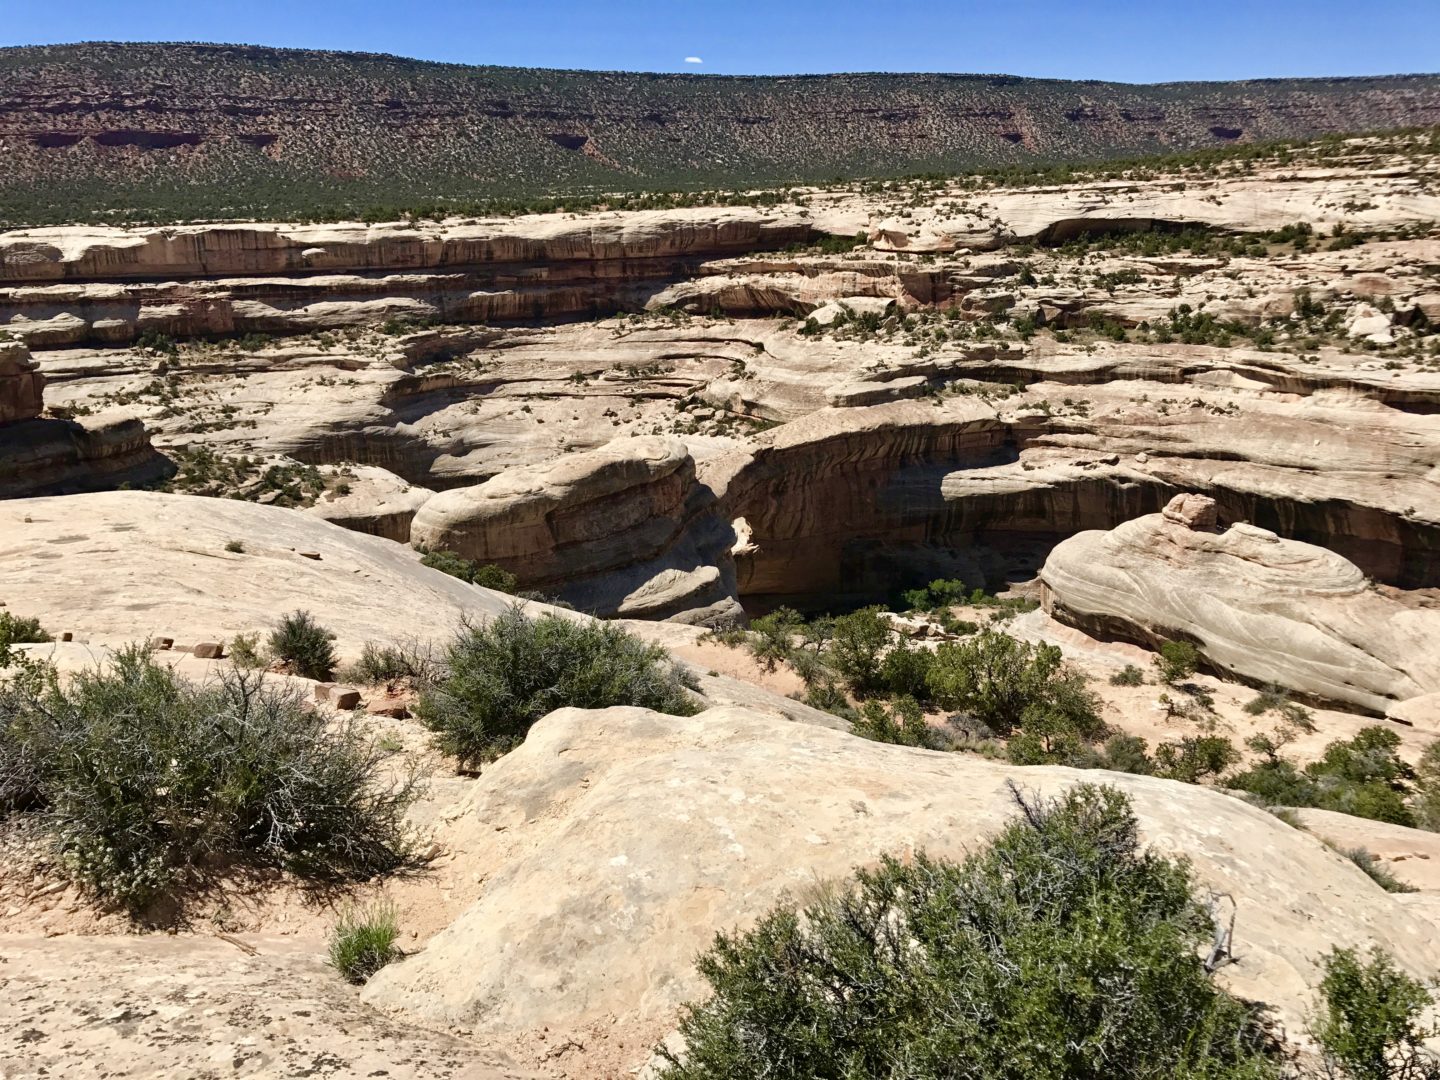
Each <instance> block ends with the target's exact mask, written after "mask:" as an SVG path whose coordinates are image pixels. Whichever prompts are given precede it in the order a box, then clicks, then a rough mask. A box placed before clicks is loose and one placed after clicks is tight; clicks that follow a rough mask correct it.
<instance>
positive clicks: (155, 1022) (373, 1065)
mask: <svg viewBox="0 0 1440 1080" xmlns="http://www.w3.org/2000/svg"><path fill="white" fill-rule="evenodd" d="M224 936H226V937H227V938H228V940H221V936H214V937H212V936H209V935H205V936H189V935H186V936H169V935H165V934H121V935H78V936H77V935H72V936H65V937H41V936H39V935H38V934H37V935H35V936H33V937H32V936H28V935H25V936H21V935H13V936H7V937H6V939H5V958H6V961H7V964H6V969H5V993H4V994H3V995H0V1033H3V1035H4V1041H5V1046H4V1049H0V1073H3V1074H4V1075H7V1076H62V1075H63V1076H69V1077H75V1078H77V1080H99V1078H100V1077H105V1076H116V1075H122V1076H127V1075H128V1076H197V1077H198V1076H213V1075H215V1073H216V1070H217V1068H220V1067H223V1069H224V1072H225V1073H226V1075H228V1076H233V1077H254V1078H257V1080H258V1078H262V1077H274V1076H316V1075H322V1076H387V1077H391V1078H392V1080H524V1078H527V1077H528V1078H530V1080H534V1078H535V1077H536V1076H537V1074H536V1073H533V1072H531V1071H529V1070H527V1069H522V1068H519V1067H517V1066H515V1065H513V1064H512V1063H511V1062H510V1061H508V1060H507V1058H506V1056H505V1055H504V1054H503V1053H501V1052H499V1051H495V1050H489V1049H482V1048H480V1047H477V1046H475V1045H473V1044H470V1043H465V1042H462V1041H460V1040H459V1039H454V1038H451V1037H449V1036H446V1035H442V1034H438V1033H435V1032H431V1031H426V1030H424V1029H421V1028H414V1027H410V1026H408V1025H406V1024H403V1023H396V1022H395V1021H392V1020H389V1019H388V1018H386V1017H384V1016H379V1015H377V1014H376V1013H375V1012H374V1011H373V1010H371V1009H367V1008H365V1007H364V1006H363V1005H360V1004H359V1003H358V1002H356V1000H355V995H354V994H353V993H352V992H351V991H350V990H349V989H348V988H347V987H346V986H345V984H344V983H343V982H342V981H341V980H340V979H338V978H336V976H335V972H334V970H333V969H331V968H329V967H328V966H327V965H326V964H325V963H324V961H323V960H322V959H321V958H320V957H319V956H316V955H315V954H314V952H313V950H312V949H311V948H310V947H309V944H308V943H304V942H297V941H296V940H295V939H294V938H287V937H281V936H278V935H274V936H258V935H248V940H246V939H242V938H238V937H235V936H233V935H224ZM221 1063H223V1066H222V1065H221Z"/></svg>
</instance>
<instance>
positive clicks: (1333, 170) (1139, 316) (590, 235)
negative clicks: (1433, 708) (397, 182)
mask: <svg viewBox="0 0 1440 1080" xmlns="http://www.w3.org/2000/svg"><path fill="white" fill-rule="evenodd" d="M1435 165H1436V155H1435V152H1434V150H1433V147H1431V145H1430V143H1429V142H1428V141H1426V140H1423V139H1417V138H1414V137H1411V136H1385V137H1369V138H1357V139H1352V140H1348V141H1344V142H1341V143H1337V144H1335V145H1334V146H1331V147H1326V148H1314V147H1312V148H1309V149H1306V148H1299V149H1296V150H1294V151H1293V152H1292V151H1287V157H1286V159H1285V160H1281V159H1279V158H1266V157H1264V156H1261V157H1259V158H1256V159H1255V160H1245V161H1239V160H1237V161H1230V162H1220V163H1219V164H1217V165H1215V166H1213V167H1211V166H1203V167H1198V166H1197V167H1193V168H1192V167H1186V168H1185V169H1182V170H1181V171H1179V172H1173V173H1166V172H1154V173H1152V172H1150V171H1137V172H1135V173H1134V175H1132V176H1129V177H1125V178H1113V179H1098V178H1080V179H1077V180H1076V181H1075V182H1074V183H1071V184H1068V185H1065V186H1045V185H1031V186H1017V187H1010V188H1007V187H1004V186H1000V185H994V186H990V185H987V184H986V183H985V182H980V183H978V184H977V183H976V182H974V181H973V180H968V181H967V180H957V181H954V182H935V183H930V182H926V183H923V184H914V183H911V184H900V185H892V186H890V187H888V188H884V189H881V190H875V189H874V188H871V189H869V190H864V191H861V190H847V189H843V188H838V187H837V188H834V189H818V188H817V189H805V190H798V189H797V190H795V191H791V192H788V193H786V194H784V195H783V196H781V195H777V196H776V201H775V202H774V204H773V205H764V206H736V207H694V208H687V209H675V210H645V211H624V212H621V211H611V210H598V211H593V212H585V213H573V214H572V213H557V214H550V215H530V216H525V217H517V218H513V219H489V218H472V219H464V218H455V219H452V220H448V221H444V222H430V221H416V222H406V223H390V224H375V225H360V224H340V225H290V224H242V225H225V226H220V225H186V226H176V227H171V228H131V229H122V228H95V227H82V228H73V227H72V228H56V229H31V230H22V231H18V232H12V233H8V234H5V235H3V236H0V321H3V322H4V324H5V326H6V327H7V328H8V331H9V332H10V333H12V334H15V335H17V336H18V337H20V338H22V339H24V340H26V341H29V342H30V344H31V347H32V348H33V349H34V350H35V357H36V362H37V364H38V366H39V369H40V371H41V373H42V374H43V375H44V377H45V379H46V380H47V393H48V395H49V401H50V404H51V409H52V415H54V416H56V417H60V416H69V415H73V416H74V417H75V418H76V419H75V424H77V425H88V424H91V423H92V422H95V421H97V420H98V419H99V418H101V417H105V416H109V415H110V413H108V412H107V410H110V409H114V408H121V409H124V410H126V413H125V415H127V416H133V417H139V418H140V419H141V420H142V421H143V422H144V423H145V424H146V425H147V426H148V428H149V429H150V430H151V431H152V433H153V438H154V444H155V445H156V446H157V447H158V448H159V449H160V451H161V452H162V453H164V454H165V455H167V456H169V457H171V458H173V459H174V463H175V467H176V468H177V469H178V474H177V475H176V476H175V477H174V479H173V480H172V481H170V483H171V485H172V487H173V489H174V490H176V491H182V492H193V493H204V494H215V495H228V494H235V495H239V496H241V497H244V498H255V499H262V500H266V501H271V502H276V503H277V504H280V505H288V506H295V507H299V508H302V509H306V510H307V511H308V512H309V513H312V514H315V515H316V516H320V517H324V518H327V519H329V520H333V521H336V522H339V523H342V524H345V525H346V526H348V527H351V528H355V529H357V530H360V531H364V532H369V533H372V534H374V535H377V536H383V537H388V538H390V539H394V540H398V541H402V542H404V541H409V540H418V541H420V542H423V543H426V544H429V545H431V546H448V547H455V548H456V549H457V550H461V551H462V553H464V554H467V555H468V556H470V557H474V558H479V559H481V560H482V561H485V560H489V561H496V562H499V563H501V564H502V565H506V566H507V567H508V568H509V569H511V570H513V571H514V572H516V573H517V574H519V575H520V577H521V579H522V582H523V583H524V585H525V586H526V587H531V588H538V589H540V590H542V591H544V592H546V593H548V594H550V595H555V596H557V597H560V598H562V599H564V600H566V601H567V602H569V603H572V604H574V605H575V606H577V607H580V608H582V609H586V610H591V611H595V612H597V613H600V614H606V615H613V614H619V615H624V616H638V617H646V618H672V619H686V620H692V621H700V622H707V623H710V624H714V623H717V622H720V621H723V620H725V619H726V618H729V617H731V616H733V615H734V614H735V612H736V610H737V607H738V606H739V605H745V606H747V607H748V608H749V609H750V610H751V611H752V612H753V611H759V610H762V609H764V608H767V607H770V606H773V605H775V604H778V603H790V604H792V605H796V606H800V607H805V608H814V609H825V608H838V607H843V606H846V605H851V604H858V603H862V602H872V601H887V600H889V599H890V597H891V596H892V595H893V593H894V589H895V586H896V583H897V582H904V583H906V584H914V583H918V582H921V581H925V580H930V579H932V578H935V577H961V578H963V579H965V580H966V582H967V583H969V584H970V585H972V586H974V585H981V584H983V585H985V586H987V587H989V588H992V589H993V588H999V587H1003V586H1004V585H1005V584H1006V583H1008V582H1014V581H1019V580H1025V579H1027V578H1029V577H1031V576H1033V574H1034V573H1035V572H1036V570H1037V569H1038V567H1039V566H1040V565H1041V564H1042V563H1043V562H1044V560H1045V557H1046V555H1047V554H1048V552H1049V550H1050V548H1051V547H1053V545H1054V544H1055V543H1057V542H1058V541H1060V540H1063V539H1064V538H1066V537H1067V536H1070V535H1073V534H1074V533H1076V532H1079V531H1082V530H1088V529H1111V528H1114V527H1115V526H1117V525H1120V524H1121V523H1123V522H1125V521H1127V520H1129V519H1131V518H1134V517H1137V516H1140V515H1144V514H1154V513H1158V512H1160V510H1161V508H1162V507H1164V506H1165V504H1166V503H1167V502H1168V501H1169V500H1170V499H1171V498H1172V497H1173V496H1174V495H1176V494H1178V493H1182V492H1194V493H1197V494H1203V495H1205V496H1208V497H1210V498H1212V499H1214V500H1215V502H1216V504H1217V507H1218V510H1219V512H1220V514H1221V516H1222V518H1223V519H1224V520H1226V521H1247V522H1250V523H1252V524H1254V525H1256V526H1258V527H1260V528H1264V529H1268V530H1270V531H1272V532H1274V533H1276V534H1277V535H1278V536H1280V537H1282V538H1284V539H1289V540H1296V541H1300V542H1303V543H1307V544H1314V545H1318V546H1321V547H1324V548H1327V549H1328V550H1331V551H1333V552H1335V553H1336V554H1337V555H1340V556H1342V557H1343V558H1345V559H1347V560H1349V561H1350V562H1351V563H1353V564H1354V565H1355V566H1356V567H1358V568H1359V570H1360V571H1361V572H1362V573H1364V574H1365V575H1367V576H1368V577H1369V578H1371V579H1372V580H1374V581H1376V582H1379V583H1381V584H1384V585H1387V586H1393V587H1395V588H1399V589H1406V590H1423V589H1427V588H1434V587H1436V585H1437V583H1440V485H1437V483H1436V477H1437V476H1440V473H1437V470H1440V338H1437V336H1436V334H1435V327H1436V326H1437V325H1440V288H1437V285H1436V281H1435V276H1434V267H1435V266H1436V265H1440V235H1437V234H1436V233H1435V230H1434V223H1435V221H1437V220H1440V191H1437V190H1436V187H1435V184H1434V180H1433V178H1434V175H1435V171H1436V170H1435ZM802 203H803V205H802ZM577 317H578V318H577ZM480 320H483V321H485V322H486V323H488V324H491V325H485V326H480V325H478V321H480ZM556 320H565V321H559V322H557V321H556ZM141 334H144V335H146V336H145V338H144V344H143V345H140V344H138V342H137V336H138V335H141ZM172 339H173V340H172ZM132 343H134V344H132ZM32 422H33V421H32ZM55 430H57V431H58V430H60V429H55ZM64 430H67V431H72V430H79V429H78V428H66V429H64ZM107 430H108V429H107ZM126 430H128V431H132V432H133V433H135V434H136V435H137V436H138V429H126ZM640 440H662V441H665V440H668V441H673V442H674V443H676V444H677V446H676V447H674V448H672V449H668V450H666V451H665V453H664V454H662V455H660V457H658V458H654V460H655V461H659V460H660V459H661V458H663V459H664V462H673V463H674V468H673V469H672V468H671V467H670V464H663V467H661V466H656V467H655V469H654V475H653V477H652V476H650V471H651V467H650V466H649V465H646V466H644V467H642V468H641V469H640V472H641V473H643V474H644V475H646V476H647V477H650V478H649V479H646V480H645V482H636V483H626V484H623V485H621V487H620V488H618V489H615V490H610V489H609V488H608V487H606V482H604V481H600V480H598V479H597V478H598V477H600V476H601V475H603V474H605V472H606V470H607V469H610V468H613V467H614V466H613V465H606V464H603V463H604V462H605V461H607V460H608V457H609V456H611V455H616V454H619V455H620V456H621V457H624V456H625V454H626V453H628V451H624V452H622V451H620V450H618V449H617V448H619V447H627V446H630V447H633V446H637V445H639V441H640ZM92 441H93V439H92ZM107 445H108V444H107ZM126 445H127V446H128V445H130V444H128V443H127V444H126ZM137 445H138V444H137ZM667 445H669V443H668V442H667ZM127 452H128V451H127ZM116 453H117V454H119V456H120V457H123V456H124V455H123V454H120V453H119V451H117V452H116ZM593 455H599V456H598V457H595V456H593ZM8 460H10V461H11V462H16V463H20V462H27V461H29V460H30V459H29V458H24V457H17V456H13V455H12V457H11V458H10V459H8ZM117 460H118V458H117ZM642 460H643V461H650V460H651V457H650V456H649V455H648V452H645V453H641V454H640V455H639V457H638V458H637V461H642ZM4 468H5V466H3V465H0V492H3V493H7V494H12V495H13V494H34V493H42V492H49V491H53V490H62V489H63V490H68V489H69V488H68V487H66V486H65V485H64V483H62V481H64V480H65V477H64V476H59V477H58V478H57V475H56V473H55V470H53V469H48V468H46V467H42V466H41V465H39V464H37V465H34V466H31V465H28V464H26V465H21V464H11V465H10V466H9V468H10V473H9V475H8V476H6V475H4V474H3V470H4ZM90 468H91V471H92V472H93V473H96V474H100V475H102V479H103V478H107V477H108V479H109V480H110V482H113V483H118V482H119V479H120V477H121V475H122V470H119V469H118V467H117V469H116V470H114V471H113V472H111V473H105V472H104V470H100V469H97V468H95V467H94V466H90ZM272 474H273V475H272ZM592 474H593V475H592ZM124 475H126V476H127V478H128V474H124ZM297 478H298V480H297ZM302 482H303V483H302ZM297 484H299V485H300V486H303V487H304V490H299V487H297ZM597 484H598V487H596V491H597V492H598V491H603V494H600V495H595V496H593V497H592V495H590V494H587V491H588V490H589V489H590V488H591V487H592V486H593V485H597ZM57 485H59V486H58V487H57ZM72 486H77V487H78V486H83V485H81V484H78V483H76V484H74V485H72ZM90 486H95V484H94V483H93V482H92V483H91V484H90ZM429 492H435V493H436V494H435V495H434V496H433V497H427V493H429ZM486 523H488V524H486ZM517 524H523V528H517V527H516V526H517ZM521 532H523V535H524V537H525V540H524V542H523V543H520V542H519V541H518V540H517V536H518V535H520V533H521ZM512 533H513V534H515V535H509V534H512ZM1404 692H1406V693H1408V690H1406V691H1404Z"/></svg>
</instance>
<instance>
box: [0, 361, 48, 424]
mask: <svg viewBox="0 0 1440 1080" xmlns="http://www.w3.org/2000/svg"><path fill="white" fill-rule="evenodd" d="M44 388H45V379H44V376H42V375H41V374H40V373H39V372H38V371H37V370H36V369H35V362H34V361H33V360H31V359H30V350H29V349H27V348H26V347H25V346H24V345H22V344H21V343H20V342H18V341H0V424H13V423H14V422H15V421H17V420H29V419H30V418H31V417H34V416H39V415H40V410H41V409H43V408H44V407H45V402H44V397H43V391H44Z"/></svg>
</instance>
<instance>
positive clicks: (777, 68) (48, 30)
mask: <svg viewBox="0 0 1440 1080" xmlns="http://www.w3.org/2000/svg"><path fill="white" fill-rule="evenodd" d="M67 41H226V42H247V43H254V44H262V45H288V46H295V47H300V48H327V49H360V50H366V51H371V52H388V53H397V54H399V55H402V56H414V57H420V58H422V59H428V60H447V61H453V62H456V63H467V64H518V65H523V66H530V67H566V68H599V69H608V70H640V71H697V72H711V73H715V74H781V73H792V72H825V71H949V72H983V73H1004V74H1011V75H1035V76H1047V77H1052V78H1095V79H1115V80H1121V81H1127V82H1162V81H1169V80H1179V79H1236V78H1256V77H1265V76H1285V75H1372V74H1391V73H1402V72H1437V71H1440V0H1206V2H1203V3H1201V2H1194V0H984V2H976V0H923V2H921V0H766V2H755V0H668V2H657V0H630V2H626V0H612V2H605V0H408V2H407V0H383V2H381V0H345V2H340V0H0V43H3V44H6V45H27V44H41V43H49V42H67ZM686 57H693V58H697V59H699V60H700V61H702V63H698V64H697V63H693V62H692V63H687V62H686Z"/></svg>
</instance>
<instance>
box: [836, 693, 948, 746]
mask: <svg viewBox="0 0 1440 1080" xmlns="http://www.w3.org/2000/svg"><path fill="white" fill-rule="evenodd" d="M850 732H851V734H853V735H859V736H860V737H861V738H865V739H870V740H872V741H874V742H884V743H894V744H895V745H897V746H923V747H925V748H926V749H929V750H944V749H947V748H948V745H947V740H946V739H945V738H944V737H943V735H942V734H941V733H940V732H937V731H935V730H934V729H933V728H931V727H930V725H929V724H927V723H926V722H925V713H924V712H923V711H922V710H921V708H920V704H919V702H917V701H916V700H915V699H914V698H911V697H899V698H896V699H895V701H893V702H891V703H889V704H888V705H887V704H886V703H883V702H879V701H867V702H865V703H864V704H863V705H861V706H860V708H859V710H858V711H857V713H856V715H855V718H854V719H852V720H851V721H850Z"/></svg>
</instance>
